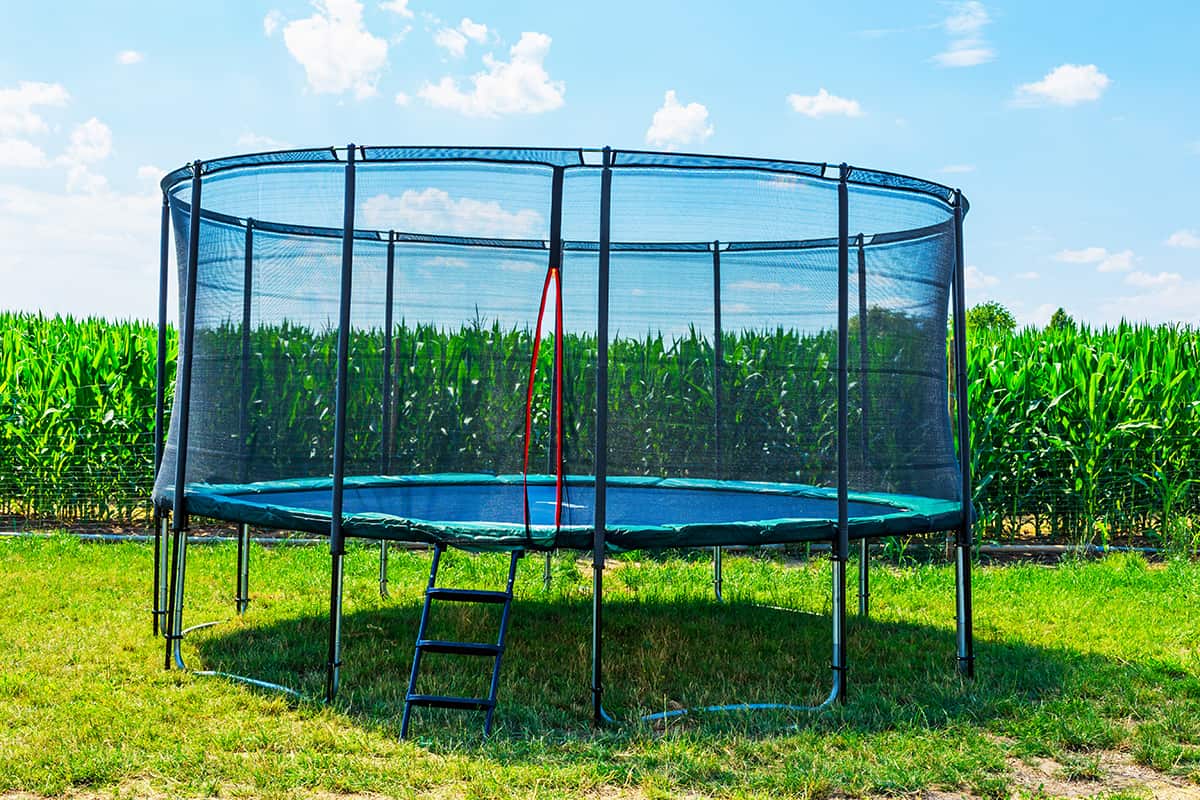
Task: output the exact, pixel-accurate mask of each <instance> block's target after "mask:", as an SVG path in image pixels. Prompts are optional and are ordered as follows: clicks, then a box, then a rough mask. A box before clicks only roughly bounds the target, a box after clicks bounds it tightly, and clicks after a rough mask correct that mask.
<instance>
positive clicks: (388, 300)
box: [379, 231, 396, 598]
mask: <svg viewBox="0 0 1200 800" xmlns="http://www.w3.org/2000/svg"><path fill="white" fill-rule="evenodd" d="M395 298H396V232H395V231H388V244H387V278H386V280H385V282H384V290H383V387H382V388H383V419H382V420H381V424H380V430H381V431H382V439H381V442H380V446H379V470H380V474H381V475H391V474H392V305H393V302H394V301H395ZM379 596H380V597H383V598H386V597H387V596H388V542H387V539H380V540H379Z"/></svg>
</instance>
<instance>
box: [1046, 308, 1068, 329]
mask: <svg viewBox="0 0 1200 800" xmlns="http://www.w3.org/2000/svg"><path fill="white" fill-rule="evenodd" d="M1046 329H1047V330H1051V331H1058V330H1072V331H1073V330H1075V320H1074V319H1073V318H1072V317H1071V315H1070V314H1068V313H1067V311H1066V309H1064V308H1061V307H1060V308H1059V309H1058V310H1057V311H1055V312H1054V313H1053V314H1051V315H1050V321H1049V322H1048V323H1046Z"/></svg>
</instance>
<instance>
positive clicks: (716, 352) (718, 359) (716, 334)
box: [712, 241, 725, 603]
mask: <svg viewBox="0 0 1200 800" xmlns="http://www.w3.org/2000/svg"><path fill="white" fill-rule="evenodd" d="M712 273H713V460H714V462H715V466H716V473H717V479H718V480H720V479H722V478H724V477H725V473H724V470H723V469H722V467H723V462H722V453H721V433H722V431H721V370H722V367H723V366H724V364H723V362H724V353H723V342H722V341H721V242H720V241H714V242H713V243H712ZM721 555H722V551H721V546H720V545H717V546H716V547H714V548H713V594H715V595H716V597H717V602H718V603H720V602H723V601H724V597H723V596H722V594H721V583H722V574H721V573H722V564H721Z"/></svg>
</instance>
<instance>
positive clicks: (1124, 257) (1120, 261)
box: [1096, 250, 1136, 272]
mask: <svg viewBox="0 0 1200 800" xmlns="http://www.w3.org/2000/svg"><path fill="white" fill-rule="evenodd" d="M1135 258H1136V256H1134V254H1133V251H1132V250H1122V251H1121V252H1119V253H1109V254H1108V256H1107V257H1105V258H1104V260H1103V261H1101V262H1100V264H1099V266H1097V267H1096V269H1097V271H1099V272H1128V271H1129V270H1131V269H1133V262H1134V259H1135Z"/></svg>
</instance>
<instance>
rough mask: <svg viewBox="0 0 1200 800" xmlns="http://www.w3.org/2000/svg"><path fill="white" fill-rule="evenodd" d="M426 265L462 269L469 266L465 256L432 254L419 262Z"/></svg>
mask: <svg viewBox="0 0 1200 800" xmlns="http://www.w3.org/2000/svg"><path fill="white" fill-rule="evenodd" d="M421 263H422V264H424V265H425V266H427V267H437V268H443V269H444V268H450V269H463V268H464V267H467V266H470V265H469V264H468V263H467V260H466V259H465V258H456V257H454V256H433V257H432V258H427V259H425V260H424V261H422V262H421Z"/></svg>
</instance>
